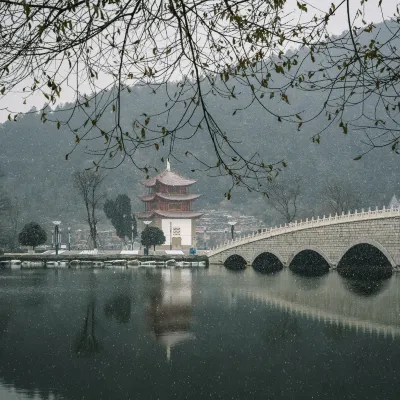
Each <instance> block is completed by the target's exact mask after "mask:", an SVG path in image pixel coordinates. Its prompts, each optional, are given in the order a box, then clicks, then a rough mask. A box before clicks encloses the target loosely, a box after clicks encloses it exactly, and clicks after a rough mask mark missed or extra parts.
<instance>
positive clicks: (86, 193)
mask: <svg viewBox="0 0 400 400" xmlns="http://www.w3.org/2000/svg"><path fill="white" fill-rule="evenodd" d="M104 179H105V176H104V175H103V174H102V173H101V172H96V171H93V170H85V171H77V172H75V173H74V174H73V184H74V186H75V188H76V189H77V190H78V192H79V194H80V195H81V197H82V199H83V202H84V203H85V209H86V213H87V222H88V224H89V230H90V239H91V241H92V244H93V248H95V249H97V246H98V237H97V222H98V219H97V215H96V211H97V210H98V209H99V208H101V206H102V201H103V200H104V198H105V194H104V193H103V192H102V190H101V189H102V188H101V184H102V183H103V181H104Z"/></svg>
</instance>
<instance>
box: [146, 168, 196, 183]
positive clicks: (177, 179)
mask: <svg viewBox="0 0 400 400" xmlns="http://www.w3.org/2000/svg"><path fill="white" fill-rule="evenodd" d="M157 182H160V183H162V184H163V185H166V186H190V185H193V184H194V183H196V181H195V180H194V179H186V178H184V177H183V176H181V175H179V174H177V173H176V172H173V171H168V170H165V171H164V172H162V173H161V174H159V175H157V176H155V177H154V178H151V179H147V180H146V181H142V182H140V183H141V184H142V185H144V186H147V187H151V186H154V185H155V184H156V183H157Z"/></svg>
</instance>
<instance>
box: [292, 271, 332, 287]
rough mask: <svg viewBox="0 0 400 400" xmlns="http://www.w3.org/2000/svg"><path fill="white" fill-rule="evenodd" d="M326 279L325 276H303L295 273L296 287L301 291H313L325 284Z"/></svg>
mask: <svg viewBox="0 0 400 400" xmlns="http://www.w3.org/2000/svg"><path fill="white" fill-rule="evenodd" d="M326 279H327V274H325V273H324V274H323V275H320V274H317V275H312V274H311V273H310V275H304V274H301V273H295V279H294V281H295V282H296V285H297V286H298V287H299V288H301V289H302V290H315V289H317V288H318V287H320V286H321V285H323V284H324V283H325V281H326Z"/></svg>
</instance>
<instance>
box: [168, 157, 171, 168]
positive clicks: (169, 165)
mask: <svg viewBox="0 0 400 400" xmlns="http://www.w3.org/2000/svg"><path fill="white" fill-rule="evenodd" d="M167 171H171V163H170V162H169V158H167Z"/></svg>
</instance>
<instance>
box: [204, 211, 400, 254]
mask: <svg viewBox="0 0 400 400" xmlns="http://www.w3.org/2000/svg"><path fill="white" fill-rule="evenodd" d="M393 217H400V208H385V207H383V208H382V209H378V207H376V209H375V210H371V208H369V209H368V211H364V209H362V210H361V211H359V212H358V211H357V210H355V211H354V213H351V212H350V211H349V212H348V213H347V214H345V213H342V214H341V215H337V214H336V215H329V216H325V215H324V216H323V217H317V218H314V217H313V218H311V219H308V218H306V219H305V220H300V221H294V222H291V223H289V224H285V225H283V226H282V225H280V226H275V227H271V228H262V229H260V230H259V232H253V233H252V234H249V235H245V236H241V237H239V238H236V239H234V240H229V241H228V242H225V243H223V244H221V245H218V246H216V247H214V248H213V249H211V251H210V252H209V253H208V254H207V255H208V257H211V256H213V255H215V254H218V253H220V252H222V251H224V250H228V249H232V248H235V247H236V246H239V245H245V244H248V243H252V242H256V241H258V240H261V239H267V238H270V237H274V236H278V235H283V234H286V233H290V232H295V231H301V230H303V229H309V228H315V227H320V226H328V225H335V224H343V223H348V222H356V221H365V220H373V219H382V218H393Z"/></svg>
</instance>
